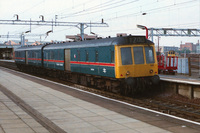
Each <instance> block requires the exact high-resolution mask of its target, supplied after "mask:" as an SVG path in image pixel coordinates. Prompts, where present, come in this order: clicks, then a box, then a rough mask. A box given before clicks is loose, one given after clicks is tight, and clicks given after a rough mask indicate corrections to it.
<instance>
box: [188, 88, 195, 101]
mask: <svg viewBox="0 0 200 133" xmlns="http://www.w3.org/2000/svg"><path fill="white" fill-rule="evenodd" d="M189 98H190V99H193V98H194V89H193V86H192V85H190V86H189Z"/></svg>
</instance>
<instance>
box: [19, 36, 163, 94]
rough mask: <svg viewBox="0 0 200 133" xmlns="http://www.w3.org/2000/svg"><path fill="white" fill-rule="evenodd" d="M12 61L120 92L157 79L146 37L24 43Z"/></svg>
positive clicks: (26, 68) (22, 67) (141, 87)
mask: <svg viewBox="0 0 200 133" xmlns="http://www.w3.org/2000/svg"><path fill="white" fill-rule="evenodd" d="M15 63H16V65H17V67H18V68H19V69H20V70H22V71H28V72H32V73H38V74H44V75H48V76H52V77H56V78H60V79H63V80H66V81H70V82H73V83H77V84H81V85H84V86H92V87H95V88H97V89H103V90H106V91H110V92H114V93H120V94H122V95H132V94H134V93H135V92H137V91H140V90H144V89H145V88H146V87H149V86H152V85H157V84H158V83H159V81H160V78H159V76H158V63H157V58H156V52H155V46H154V43H153V42H151V41H150V40H148V39H146V37H145V36H132V35H130V36H120V37H108V38H103V39H96V40H85V41H79V42H63V43H48V44H43V45H37V46H23V47H20V48H17V49H15Z"/></svg>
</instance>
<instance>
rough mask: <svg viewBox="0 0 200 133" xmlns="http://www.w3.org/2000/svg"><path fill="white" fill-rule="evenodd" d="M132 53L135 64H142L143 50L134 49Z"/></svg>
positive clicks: (140, 48)
mask: <svg viewBox="0 0 200 133" xmlns="http://www.w3.org/2000/svg"><path fill="white" fill-rule="evenodd" d="M133 52H134V60H135V64H144V54H143V48H142V47H134V48H133Z"/></svg>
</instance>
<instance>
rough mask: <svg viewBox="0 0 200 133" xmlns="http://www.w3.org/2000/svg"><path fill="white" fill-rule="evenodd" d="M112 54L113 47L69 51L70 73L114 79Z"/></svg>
mask: <svg viewBox="0 0 200 133" xmlns="http://www.w3.org/2000/svg"><path fill="white" fill-rule="evenodd" d="M113 52H114V46H105V47H93V48H74V49H71V62H70V63H71V71H72V72H78V73H84V74H91V75H98V76H105V77H113V78H114V77H115V71H114V70H115V69H114V66H115V65H114V59H113V58H114V53H113ZM111 55H112V56H113V57H112V58H111ZM111 59H112V60H111ZM112 61H113V62H112Z"/></svg>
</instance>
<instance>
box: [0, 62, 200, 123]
mask: <svg viewBox="0 0 200 133" xmlns="http://www.w3.org/2000/svg"><path fill="white" fill-rule="evenodd" d="M0 66H2V67H6V68H9V69H13V70H16V71H19V70H18V68H17V67H16V65H15V64H14V63H12V62H0ZM34 76H38V75H34ZM39 77H41V78H46V79H48V80H52V81H56V82H59V83H62V84H66V85H69V86H73V87H76V88H79V89H82V90H85V91H89V92H92V93H95V94H99V95H102V96H105V97H108V98H112V99H116V100H120V101H123V102H126V103H129V104H133V105H137V106H141V107H144V108H148V109H151V110H155V111H159V112H162V113H166V114H170V115H174V116H178V117H181V118H185V119H189V120H192V121H195V122H200V105H199V104H198V103H200V100H199V101H197V102H195V103H193V102H192V101H190V100H182V99H181V98H169V97H161V96H155V95H154V96H153V97H149V96H148V97H145V96H142V97H137V98H131V97H126V96H122V95H119V94H114V93H110V92H106V91H103V90H98V89H94V88H89V87H85V86H82V85H78V84H73V83H70V82H66V81H63V80H59V79H55V78H51V77H46V76H41V75H40V76H39ZM179 99H181V100H179Z"/></svg>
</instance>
